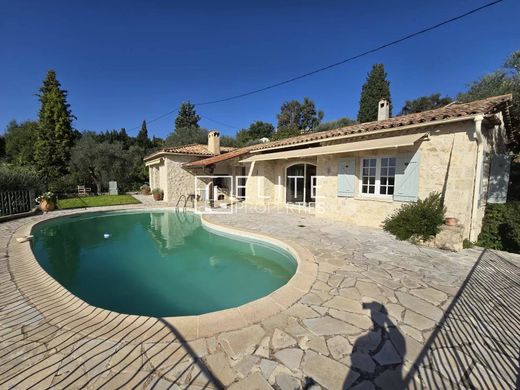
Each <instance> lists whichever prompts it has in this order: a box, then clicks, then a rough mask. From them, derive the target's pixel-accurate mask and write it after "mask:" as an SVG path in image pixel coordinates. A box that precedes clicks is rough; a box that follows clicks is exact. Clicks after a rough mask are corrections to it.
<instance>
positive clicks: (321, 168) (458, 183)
mask: <svg viewBox="0 0 520 390" xmlns="http://www.w3.org/2000/svg"><path fill="white" fill-rule="evenodd" d="M497 131H498V129H497V128H495V129H491V130H487V131H486V133H487V135H486V134H485V136H486V137H485V139H484V140H483V142H482V143H481V146H480V148H482V152H483V153H482V155H483V161H482V160H481V161H480V164H482V174H479V177H477V174H478V173H479V172H480V170H477V169H476V167H477V165H478V164H479V162H478V161H479V160H478V149H477V142H476V139H475V122H474V121H473V120H468V121H463V122H458V123H453V124H445V125H437V126H428V127H422V128H420V129H417V130H416V132H417V133H424V132H429V134H430V135H429V139H427V140H423V141H420V142H418V143H416V144H415V145H414V146H408V147H399V148H396V149H391V150H390V149H382V150H371V151H360V152H351V153H343V154H332V155H321V156H316V157H313V158H306V159H286V160H269V161H256V162H255V163H254V164H253V163H252V164H251V167H250V169H249V179H248V183H247V201H246V202H247V203H248V204H251V205H273V206H284V205H285V180H286V173H285V172H286V169H287V167H288V166H290V165H293V164H297V163H310V164H314V165H316V167H317V171H316V172H317V174H316V175H317V189H316V195H317V197H316V204H315V213H316V215H317V216H320V217H324V218H329V219H333V220H339V221H344V222H349V223H353V224H357V225H363V226H369V227H381V224H382V222H383V221H384V220H385V218H387V217H388V216H389V215H391V214H392V213H393V212H394V211H396V210H397V209H398V208H399V207H401V205H402V204H403V202H399V201H394V200H393V199H392V197H391V196H387V197H384V196H367V195H365V194H361V183H360V180H361V177H360V176H361V168H360V167H361V164H362V159H363V158H366V157H372V156H373V157H397V156H399V155H404V154H413V153H419V156H420V162H419V192H418V197H419V198H421V199H422V198H425V197H427V196H428V195H429V194H430V193H432V192H439V193H444V194H445V206H446V209H447V212H446V216H447V217H455V218H457V219H458V220H459V222H460V225H461V226H462V227H463V236H464V238H470V237H471V238H472V239H473V240H474V239H476V236H477V235H478V232H480V229H481V225H482V219H483V216H484V210H485V194H486V191H487V183H488V175H489V154H490V152H491V150H492V146H493V141H492V139H493V138H494V137H495V136H496V133H497ZM338 142H341V141H338ZM338 142H336V143H338ZM329 144H330V143H329ZM344 157H354V158H355V161H356V164H355V165H356V175H355V193H354V196H353V197H340V196H338V160H339V159H340V158H344ZM475 186H478V187H479V188H478V189H477V195H478V197H479V200H478V202H476V210H474V207H475V204H474V193H475ZM470 233H473V234H470Z"/></svg>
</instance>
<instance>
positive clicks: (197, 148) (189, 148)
mask: <svg viewBox="0 0 520 390" xmlns="http://www.w3.org/2000/svg"><path fill="white" fill-rule="evenodd" d="M233 150H236V148H233V147H230V146H221V147H220V152H221V153H228V152H231V151H233ZM162 153H172V154H190V155H194V156H204V157H205V156H208V157H209V156H213V153H211V152H210V151H209V150H208V145H204V144H189V145H182V146H172V147H168V148H162V149H160V150H158V151H156V152H153V153H152V154H150V155H148V156H146V157H145V158H144V160H145V161H146V160H148V159H149V158H151V157H155V156H157V155H159V154H162Z"/></svg>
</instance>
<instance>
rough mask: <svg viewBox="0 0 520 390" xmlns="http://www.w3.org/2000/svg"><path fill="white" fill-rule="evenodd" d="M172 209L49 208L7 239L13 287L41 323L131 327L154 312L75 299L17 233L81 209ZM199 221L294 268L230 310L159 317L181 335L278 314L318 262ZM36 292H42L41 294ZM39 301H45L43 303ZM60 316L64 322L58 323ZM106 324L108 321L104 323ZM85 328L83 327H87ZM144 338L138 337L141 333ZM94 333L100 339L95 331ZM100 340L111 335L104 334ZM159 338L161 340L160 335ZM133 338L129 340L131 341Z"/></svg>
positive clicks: (307, 285) (307, 284)
mask: <svg viewBox="0 0 520 390" xmlns="http://www.w3.org/2000/svg"><path fill="white" fill-rule="evenodd" d="M152 210H155V211H161V210H163V211H173V210H170V209H165V208H155V207H142V206H138V207H124V208H121V207H120V206H119V207H118V206H115V207H106V208H105V207H104V208H103V209H100V208H97V209H96V210H85V209H78V210H74V211H67V212H65V213H60V212H54V213H51V215H49V214H47V215H44V216H43V218H42V217H40V218H38V219H36V220H32V221H30V222H28V223H26V224H23V225H21V226H20V227H19V228H18V229H17V230H16V231H15V232H14V233H13V234H12V236H11V238H10V240H9V242H8V244H7V250H8V260H9V272H10V274H11V278H12V280H13V282H14V283H15V284H16V286H17V288H18V290H19V291H20V292H21V293H22V295H23V296H24V297H25V298H26V299H27V300H28V301H29V302H30V304H31V305H32V306H33V307H34V308H36V309H37V310H38V311H39V312H40V314H41V315H42V316H43V317H44V318H45V320H46V322H47V323H49V324H51V325H54V326H57V327H59V328H63V329H67V330H70V331H75V327H74V324H75V323H81V324H82V326H83V325H84V324H85V322H91V323H92V325H95V326H97V327H98V328H99V327H100V326H101V328H103V323H104V322H112V321H115V320H117V321H118V324H120V326H122V327H125V329H128V330H129V331H131V330H132V329H137V328H139V327H141V326H142V325H143V324H145V323H149V322H150V320H157V318H155V317H148V316H137V315H130V314H121V313H117V312H114V311H111V310H107V309H102V308H98V307H95V306H92V305H90V304H88V303H87V302H85V301H83V300H82V299H81V298H79V297H76V296H75V295H73V294H72V293H70V292H69V291H68V290H67V289H65V288H64V287H63V286H61V284H59V283H58V282H57V281H56V280H54V279H53V278H52V277H51V276H50V275H49V274H47V272H46V271H44V270H43V268H41V266H40V264H39V263H38V261H37V260H36V258H35V257H34V254H33V252H32V249H31V244H30V242H29V241H26V242H22V243H20V242H18V241H17V240H16V238H17V237H24V236H28V235H30V233H31V230H32V228H33V227H34V226H36V225H37V224H39V223H42V222H45V221H48V220H51V219H55V218H59V217H66V216H70V215H74V214H86V213H90V212H96V211H97V212H102V211H122V212H125V211H152ZM199 216H200V219H201V223H202V225H203V226H205V227H207V228H209V229H214V230H217V231H218V232H222V233H225V234H231V235H233V236H238V237H244V238H248V239H253V240H257V241H262V242H266V243H268V244H269V245H274V246H276V247H280V248H282V249H284V250H286V251H288V252H289V253H291V254H292V255H293V257H294V258H295V260H296V262H297V268H296V272H295V274H294V275H293V276H292V278H291V279H290V280H289V281H288V282H287V283H286V284H285V285H283V286H282V287H280V288H278V289H277V290H275V291H273V292H271V293H270V294H268V295H266V296H264V297H262V298H259V299H257V300H254V301H251V302H248V303H246V304H243V305H241V306H237V307H234V308H230V309H225V310H220V311H215V312H211V313H206V314H201V315H194V316H182V317H161V318H160V321H161V322H163V323H164V322H166V323H167V324H168V325H169V326H173V327H174V328H176V330H177V331H178V332H179V333H180V334H182V337H183V338H184V339H186V340H195V339H198V338H202V337H211V336H215V335H218V334H220V333H223V332H228V331H232V330H236V329H241V328H244V327H246V326H249V325H253V324H256V323H259V322H261V321H263V320H265V319H266V318H269V317H271V316H273V315H275V314H278V313H280V312H282V311H284V310H286V309H288V308H289V307H291V306H292V305H293V304H294V303H296V302H297V301H298V300H299V299H300V298H301V297H303V296H304V295H305V294H306V293H308V292H309V291H310V289H311V286H312V285H313V283H314V282H315V280H316V277H317V273H318V265H317V263H316V259H315V257H314V255H313V254H312V253H311V252H310V251H309V250H308V249H306V248H304V247H302V246H301V245H299V244H297V243H295V242H293V241H289V240H285V239H284V240H281V239H278V238H274V237H271V236H269V235H267V234H261V233H257V232H252V231H249V230H245V229H238V228H234V227H230V226H227V225H224V224H220V223H215V222H212V221H209V220H208V218H207V216H206V215H204V214H199ZM42 297H45V299H43V298H42ZM43 302H44V303H45V304H43ZM64 306H66V310H67V313H66V315H58V314H57V313H58V312H59V311H60V310H58V309H59V308H61V307H64ZM64 320H66V323H64ZM107 326H108V324H107ZM87 329H88V327H87ZM78 333H80V334H82V335H84V336H91V333H90V332H83V331H79V332H78ZM143 337H144V336H143ZM96 338H103V337H102V336H101V337H100V336H99V335H96ZM104 339H106V340H111V338H110V337H109V336H108V337H104ZM160 340H161V341H168V340H163V338H160ZM134 341H135V340H134Z"/></svg>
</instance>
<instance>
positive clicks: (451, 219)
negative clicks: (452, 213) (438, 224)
mask: <svg viewBox="0 0 520 390" xmlns="http://www.w3.org/2000/svg"><path fill="white" fill-rule="evenodd" d="M458 223H459V220H458V219H457V218H454V217H448V218H445V219H444V224H445V225H448V226H457V225H458Z"/></svg>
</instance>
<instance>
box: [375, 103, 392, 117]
mask: <svg viewBox="0 0 520 390" xmlns="http://www.w3.org/2000/svg"><path fill="white" fill-rule="evenodd" d="M388 118H390V102H389V101H388V100H387V99H381V100H380V101H379V103H378V105H377V120H378V121H384V120H385V119H388Z"/></svg>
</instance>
